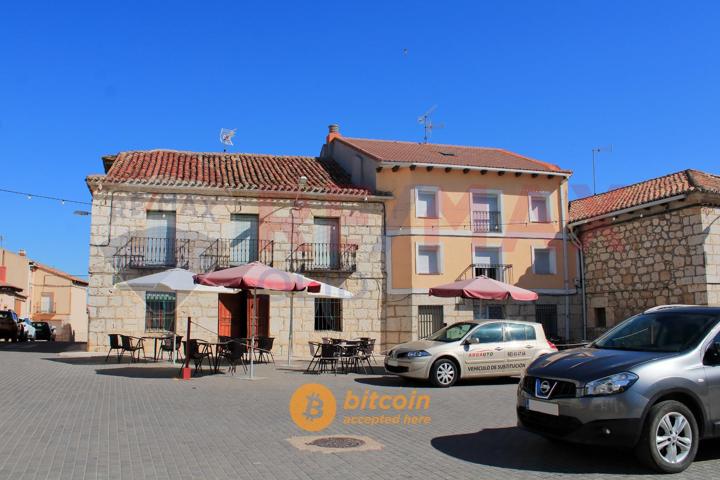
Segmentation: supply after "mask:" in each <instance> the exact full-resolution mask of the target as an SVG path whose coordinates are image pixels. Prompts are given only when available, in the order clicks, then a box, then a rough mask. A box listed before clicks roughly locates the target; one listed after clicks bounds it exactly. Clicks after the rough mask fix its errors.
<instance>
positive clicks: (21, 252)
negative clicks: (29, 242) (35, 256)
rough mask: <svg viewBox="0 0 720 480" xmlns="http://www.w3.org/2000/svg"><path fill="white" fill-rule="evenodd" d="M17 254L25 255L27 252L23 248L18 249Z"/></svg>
mask: <svg viewBox="0 0 720 480" xmlns="http://www.w3.org/2000/svg"><path fill="white" fill-rule="evenodd" d="M18 255H20V256H21V257H27V252H26V251H25V249H20V250H18Z"/></svg>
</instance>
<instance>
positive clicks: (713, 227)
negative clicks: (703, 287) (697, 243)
mask: <svg viewBox="0 0 720 480" xmlns="http://www.w3.org/2000/svg"><path fill="white" fill-rule="evenodd" d="M702 232H703V235H705V242H704V246H705V273H706V276H707V291H708V293H707V303H708V305H717V306H720V208H718V207H704V208H703V209H702Z"/></svg>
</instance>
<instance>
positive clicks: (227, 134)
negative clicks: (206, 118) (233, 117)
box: [220, 128, 237, 152]
mask: <svg viewBox="0 0 720 480" xmlns="http://www.w3.org/2000/svg"><path fill="white" fill-rule="evenodd" d="M235 132H237V128H232V129H230V128H221V129H220V143H222V144H223V145H225V146H231V147H232V146H233V142H232V139H233V137H234V136H235ZM223 152H227V148H223Z"/></svg>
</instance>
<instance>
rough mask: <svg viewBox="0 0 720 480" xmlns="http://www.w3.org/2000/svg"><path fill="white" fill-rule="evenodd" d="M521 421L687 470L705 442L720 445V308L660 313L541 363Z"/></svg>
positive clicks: (529, 383) (548, 433) (534, 368)
mask: <svg viewBox="0 0 720 480" xmlns="http://www.w3.org/2000/svg"><path fill="white" fill-rule="evenodd" d="M517 416H518V426H520V427H521V428H524V429H526V430H529V431H532V432H535V433H538V434H540V435H543V436H545V437H549V438H552V439H559V440H563V441H568V442H575V443H584V444H594V445H608V446H617V447H625V448H634V450H635V452H636V454H637V456H638V457H639V458H640V459H641V460H642V461H643V462H644V463H645V464H646V465H648V466H649V467H651V468H653V469H655V470H657V471H660V472H663V473H677V472H681V471H683V470H685V469H686V468H687V467H688V466H689V465H690V464H691V463H692V461H693V459H694V458H695V454H696V453H697V450H698V443H699V442H700V440H701V439H705V438H711V437H718V436H720V308H718V307H715V308H713V307H691V306H664V307H656V308H653V309H650V310H647V311H646V312H644V313H642V314H640V315H636V316H634V317H631V318H629V319H628V320H626V321H624V322H623V323H621V324H619V325H617V326H616V327H614V328H613V329H611V330H610V331H608V332H607V333H606V334H605V335H603V336H601V337H600V338H599V339H597V340H595V341H594V342H592V343H591V344H589V345H588V346H586V347H583V348H576V349H573V350H565V351H561V352H558V353H551V354H549V355H544V356H542V357H540V358H538V359H537V360H535V361H534V362H533V363H532V364H530V366H529V367H528V369H527V371H526V373H525V375H524V376H523V378H522V380H521V382H520V385H519V388H518V402H517Z"/></svg>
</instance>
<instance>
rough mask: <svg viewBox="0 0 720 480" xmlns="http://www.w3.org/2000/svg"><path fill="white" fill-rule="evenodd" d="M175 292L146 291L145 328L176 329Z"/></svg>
mask: <svg viewBox="0 0 720 480" xmlns="http://www.w3.org/2000/svg"><path fill="white" fill-rule="evenodd" d="M175 303H176V300H175V294H174V293H169V292H146V293H145V330H165V331H169V332H174V331H175Z"/></svg>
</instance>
